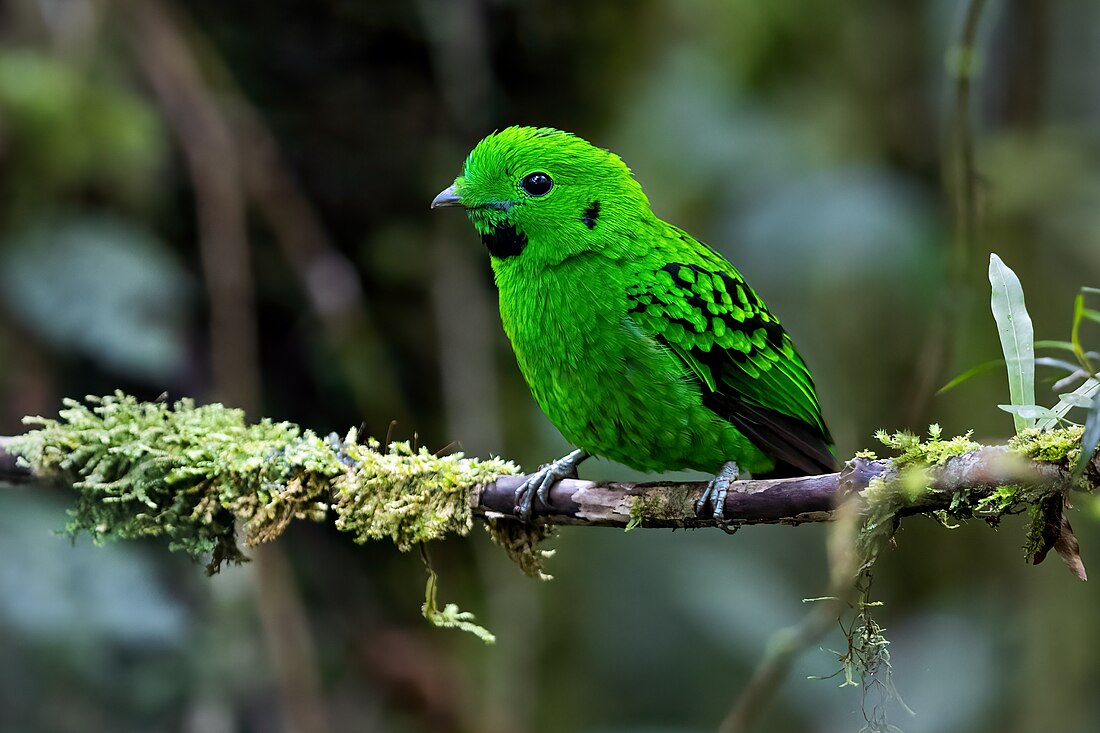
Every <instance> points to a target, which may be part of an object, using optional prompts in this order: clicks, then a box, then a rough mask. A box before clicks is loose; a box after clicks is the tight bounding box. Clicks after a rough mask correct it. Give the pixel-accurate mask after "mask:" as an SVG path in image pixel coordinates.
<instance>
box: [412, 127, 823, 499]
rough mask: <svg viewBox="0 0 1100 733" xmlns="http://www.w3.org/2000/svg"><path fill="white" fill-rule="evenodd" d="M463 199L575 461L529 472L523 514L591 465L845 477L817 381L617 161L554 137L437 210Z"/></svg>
mask: <svg viewBox="0 0 1100 733" xmlns="http://www.w3.org/2000/svg"><path fill="white" fill-rule="evenodd" d="M440 206H461V207H463V208H465V209H466V214H467V216H468V217H469V219H470V221H471V222H472V223H473V225H474V229H476V230H477V232H478V234H480V235H481V240H482V242H483V243H484V244H485V247H486V248H487V249H488V250H489V258H490V261H491V263H492V268H493V275H494V278H495V281H496V285H497V289H498V291H499V295H500V317H501V321H502V322H503V325H504V331H505V333H506V334H507V335H508V338H509V339H510V340H511V342H512V348H513V350H514V351H515V354H516V361H517V362H518V363H519V368H520V371H522V372H523V376H524V378H525V379H526V380H527V384H528V385H529V386H530V388H531V392H532V394H533V395H534V397H535V400H536V402H538V404H539V406H540V407H541V408H542V410H543V412H545V413H546V416H547V417H548V418H549V419H550V422H552V423H553V424H554V426H555V427H556V428H557V429H558V430H559V431H561V434H562V435H563V436H564V437H565V438H566V439H567V440H568V441H569V442H571V443H572V444H573V445H575V446H577V448H578V449H577V450H575V451H573V452H572V453H570V454H569V455H567V456H565V457H564V458H561V459H559V460H557V461H554V462H552V463H550V464H548V465H546V466H545V467H543V468H542V469H540V470H539V471H537V472H535V473H534V474H531V475H530V476H529V477H527V479H526V480H525V481H524V483H523V484H522V485H521V486H520V488H519V489H518V490H517V491H516V511H517V512H518V513H519V514H520V515H521V516H523V517H524V518H529V517H530V516H531V511H532V506H533V500H534V497H536V496H537V497H538V498H539V499H540V500H541V501H542V502H543V504H544V505H546V506H549V490H550V487H551V486H552V485H553V483H554V482H555V481H557V480H559V479H561V478H566V477H575V476H576V471H577V465H578V464H580V462H581V461H583V460H585V459H586V458H588V457H589V456H599V457H603V458H609V459H611V460H614V461H618V462H619V463H624V464H626V465H627V466H630V467H632V468H635V469H637V470H640V471H646V472H659V471H670V470H677V469H685V468H690V469H697V470H701V471H706V472H708V473H711V474H714V478H713V479H712V480H711V481H710V483H709V484H708V487H707V491H706V493H705V494H704V495H703V497H702V498H701V499H700V500H699V501H698V502H697V503H696V507H695V508H696V512H697V513H698V512H702V511H703V510H704V509H705V507H706V505H707V504H708V503H713V514H714V517H715V518H716V519H719V520H721V519H722V518H723V509H724V506H725V497H726V493H727V491H728V489H729V485H730V482H731V481H734V480H736V479H737V477H738V472H739V471H740V470H745V471H748V472H750V473H751V474H752V475H754V476H757V477H761V476H798V475H809V474H819V473H828V472H831V471H833V470H835V464H836V461H835V457H834V456H833V441H832V438H831V437H830V435H829V430H828V428H827V427H826V426H825V421H824V419H823V418H822V416H821V408H820V407H819V405H818V401H817V395H816V393H815V391H814V382H813V379H812V378H811V376H810V372H809V370H808V369H807V367H806V363H805V362H804V361H803V360H802V357H801V356H799V354H798V352H797V351H795V348H794V345H793V344H792V343H791V338H790V336H788V335H787V333H786V331H784V330H783V327H782V326H780V325H779V321H778V319H776V317H775V316H774V315H772V313H771V311H769V310H768V308H767V306H765V305H764V302H763V301H762V300H761V299H760V297H759V296H758V295H757V294H756V293H755V292H754V291H753V289H752V288H750V287H749V286H748V284H747V283H746V282H745V280H744V278H742V277H741V275H740V273H738V271H737V270H736V269H735V268H734V267H733V265H731V264H730V263H729V262H728V261H727V260H726V259H725V258H724V257H722V256H721V255H720V254H718V253H717V252H715V251H714V250H712V249H711V248H710V247H708V246H707V245H705V244H703V243H702V242H700V241H699V240H697V239H695V238H694V237H692V236H691V235H690V234H688V233H687V232H685V231H683V230H682V229H679V228H677V227H675V226H673V225H672V224H668V223H667V222H664V221H662V220H661V219H659V218H658V217H657V216H656V215H655V214H654V213H653V211H652V210H651V209H650V206H649V200H648V199H647V198H646V195H645V194H644V193H643V192H642V187H641V186H640V185H639V184H638V182H637V181H636V180H635V179H634V176H633V174H632V173H631V171H630V169H629V168H628V167H627V166H626V164H624V163H623V161H622V160H621V159H620V158H619V157H618V156H617V155H615V154H614V153H612V152H609V151H607V150H604V149H601V148H598V147H596V146H594V145H592V144H591V143H589V142H587V141H585V140H582V139H581V138H579V137H577V136H575V135H573V134H571V133H567V132H562V131H559V130H555V129H551V128H535V127H509V128H507V129H504V130H501V131H499V132H495V133H493V134H491V135H489V136H488V137H486V138H485V139H484V140H482V141H481V142H479V143H478V144H477V146H476V147H475V148H474V149H473V151H472V152H471V153H470V155H469V157H467V158H466V163H465V166H464V169H463V172H462V175H460V176H459V177H458V178H456V179H455V182H454V184H453V185H451V186H450V187H449V188H447V189H445V190H444V191H442V192H441V193H440V194H439V195H438V196H436V197H435V200H434V201H432V208H436V207H440Z"/></svg>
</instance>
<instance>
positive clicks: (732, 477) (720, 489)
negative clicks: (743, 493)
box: [695, 461, 737, 523]
mask: <svg viewBox="0 0 1100 733" xmlns="http://www.w3.org/2000/svg"><path fill="white" fill-rule="evenodd" d="M736 480H737V464H736V463H734V462H733V461H729V462H727V463H725V464H723V465H722V468H721V469H720V470H719V471H718V474H717V475H716V476H715V477H714V478H712V479H711V480H710V483H708V484H707V490H706V491H704V492H703V495H702V496H700V497H699V498H698V499H697V500H696V502H695V513H696V515H699V514H702V513H703V510H704V509H706V507H707V502H712V503H713V505H714V519H715V521H717V522H719V523H721V522H722V521H723V520H724V519H725V511H726V495H727V494H728V493H729V489H730V484H731V483H732V482H734V481H736Z"/></svg>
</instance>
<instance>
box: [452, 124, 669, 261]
mask: <svg viewBox="0 0 1100 733" xmlns="http://www.w3.org/2000/svg"><path fill="white" fill-rule="evenodd" d="M440 206H462V207H464V208H465V209H466V213H467V215H468V216H469V217H470V221H471V222H472V223H473V225H474V228H475V229H477V231H478V233H479V234H480V235H481V238H482V241H483V242H484V243H485V245H486V247H488V249H489V253H490V254H491V255H492V256H493V257H494V258H499V259H505V260H506V259H511V258H513V257H517V256H519V255H521V254H523V255H525V256H524V257H523V259H524V260H528V261H537V262H539V263H543V264H553V263H555V262H560V261H561V260H563V259H565V258H566V257H569V256H572V255H575V254H578V253H580V252H584V251H588V250H593V249H601V248H602V249H607V248H609V247H622V246H627V245H628V241H626V240H629V239H632V237H633V233H634V232H636V231H637V229H638V228H637V226H636V223H637V221H638V219H639V218H640V217H645V216H651V214H650V213H649V202H648V200H647V199H646V197H645V194H644V193H642V189H641V186H639V185H638V182H637V181H635V180H634V177H633V175H632V174H631V172H630V169H629V168H627V167H626V165H625V164H624V163H623V162H622V160H620V159H619V156H617V155H615V154H614V153H611V152H608V151H606V150H603V149H602V148H597V147H596V146H594V145H592V144H591V143H589V142H587V141H585V140H582V139H581V138H579V137H577V136H576V135H572V134H570V133H567V132H561V131H560V130H554V129H551V128H547V127H538V128H536V127H508V128H506V129H504V130H501V131H499V132H495V133H493V134H492V135H489V136H488V137H486V138H485V139H484V140H482V141H481V142H479V143H478V144H477V146H476V147H475V148H474V149H473V151H472V152H471V153H470V155H469V157H467V158H466V165H465V166H464V168H463V171H462V175H460V176H459V177H458V178H456V179H455V182H454V184H453V185H451V186H450V187H448V188H447V189H445V190H444V191H442V192H441V193H440V194H439V195H438V196H436V197H435V200H434V201H432V208H433V209H434V208H437V207H440Z"/></svg>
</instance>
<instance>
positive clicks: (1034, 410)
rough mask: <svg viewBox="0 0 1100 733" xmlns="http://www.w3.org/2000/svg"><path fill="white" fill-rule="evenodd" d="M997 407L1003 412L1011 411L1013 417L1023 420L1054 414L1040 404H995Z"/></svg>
mask: <svg viewBox="0 0 1100 733" xmlns="http://www.w3.org/2000/svg"><path fill="white" fill-rule="evenodd" d="M997 407H998V409H1001V410H1004V411H1005V412H1010V413H1012V416H1013V417H1019V418H1022V419H1024V420H1038V419H1039V418H1049V417H1052V416H1053V415H1054V410H1052V409H1050V408H1049V407H1043V406H1042V405H997Z"/></svg>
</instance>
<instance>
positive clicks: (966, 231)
mask: <svg viewBox="0 0 1100 733" xmlns="http://www.w3.org/2000/svg"><path fill="white" fill-rule="evenodd" d="M984 9H985V0H970V3H969V4H968V5H967V8H966V15H965V18H964V20H963V27H962V30H961V31H960V32H959V38H958V41H957V42H956V43H955V45H954V46H952V47H951V48H949V49H948V53H947V65H948V71H949V73H951V74H953V75H954V87H953V92H954V93H953V102H952V106H951V117H950V123H949V127H948V130H947V135H946V136H945V144H944V148H943V150H944V153H943V161H944V165H943V170H944V171H945V177H946V180H945V181H944V188H945V190H946V191H947V195H948V197H949V203H950V207H951V216H952V222H953V229H954V233H953V237H952V244H951V256H950V266H949V270H948V278H947V285H946V286H945V287H944V288H943V289H941V291H940V296H939V306H938V307H937V308H936V309H935V315H934V317H933V322H932V323H931V325H930V326H929V329H928V334H927V335H926V337H925V340H924V344H923V345H922V347H921V348H920V349H919V350H918V351H917V353H918V355H919V359H918V363H917V372H916V375H915V384H914V386H913V388H912V389H911V390H910V394H911V395H912V397H911V399H910V400H909V405H908V408H907V410H906V412H907V413H908V415H909V421H910V422H920V418H921V416H922V415H924V413H925V410H926V408H927V407H928V403H929V401H930V400H931V399H932V397H933V395H934V394H935V390H936V386H937V385H938V384H942V383H943V379H944V375H943V371H944V369H945V367H946V366H947V365H948V364H949V363H950V362H951V358H952V353H953V350H954V347H955V337H956V328H957V327H958V324H960V323H965V322H966V319H965V317H964V316H965V311H966V309H967V308H968V306H969V302H970V299H969V298H968V297H966V296H967V294H968V293H970V292H971V288H970V285H969V274H970V273H969V270H970V260H971V257H972V253H973V251H974V248H975V246H976V243H977V236H978V200H977V199H978V186H977V182H978V176H977V173H976V172H975V169H974V131H973V122H972V115H971V91H972V85H973V79H974V77H975V76H976V75H977V73H978V71H979V69H980V60H979V58H978V48H977V35H978V25H979V22H980V20H981V16H982V11H983V10H984Z"/></svg>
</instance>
